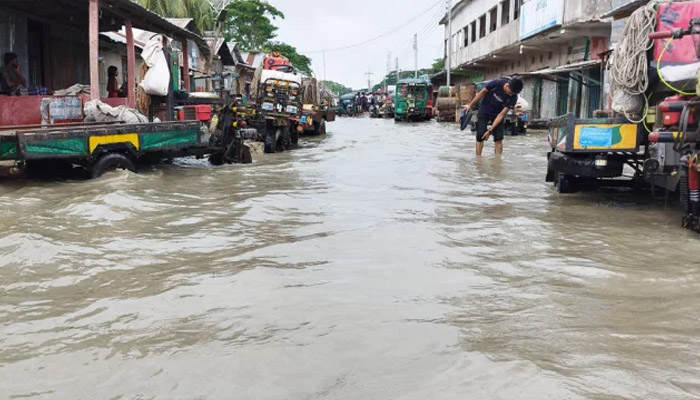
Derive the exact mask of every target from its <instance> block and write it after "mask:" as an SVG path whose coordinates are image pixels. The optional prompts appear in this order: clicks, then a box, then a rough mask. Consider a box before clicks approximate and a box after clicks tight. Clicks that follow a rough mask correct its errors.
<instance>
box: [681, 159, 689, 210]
mask: <svg viewBox="0 0 700 400" xmlns="http://www.w3.org/2000/svg"><path fill="white" fill-rule="evenodd" d="M679 171H680V174H679V175H680V179H679V180H680V182H679V185H680V190H679V192H680V200H681V209H682V210H683V213H684V214H686V215H687V214H688V213H689V212H690V190H689V188H688V167H686V166H683V165H682V166H681V168H680V170H679Z"/></svg>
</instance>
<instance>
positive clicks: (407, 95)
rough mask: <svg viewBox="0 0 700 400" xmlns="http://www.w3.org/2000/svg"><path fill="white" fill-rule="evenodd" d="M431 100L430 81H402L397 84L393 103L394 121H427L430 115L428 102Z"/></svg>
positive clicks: (431, 113)
mask: <svg viewBox="0 0 700 400" xmlns="http://www.w3.org/2000/svg"><path fill="white" fill-rule="evenodd" d="M431 99H432V89H431V85H430V81H428V80H425V79H402V80H400V81H399V83H398V84H397V88H396V101H395V102H394V120H395V121H397V122H402V121H428V120H429V119H430V118H431V117H432V115H433V112H432V109H431V110H428V108H429V104H428V103H429V101H430V100H431Z"/></svg>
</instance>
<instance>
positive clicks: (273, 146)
mask: <svg viewBox="0 0 700 400" xmlns="http://www.w3.org/2000/svg"><path fill="white" fill-rule="evenodd" d="M278 138H279V130H278V129H268V131H267V134H266V135H265V153H268V154H269V153H274V152H275V151H277V139H278Z"/></svg>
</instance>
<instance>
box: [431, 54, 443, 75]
mask: <svg viewBox="0 0 700 400" xmlns="http://www.w3.org/2000/svg"><path fill="white" fill-rule="evenodd" d="M430 69H431V71H430V73H431V75H432V74H437V73H440V72H442V71H444V70H445V59H444V58H438V59H437V60H435V62H433V66H432V67H431V68H430Z"/></svg>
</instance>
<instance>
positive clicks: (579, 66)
mask: <svg viewBox="0 0 700 400" xmlns="http://www.w3.org/2000/svg"><path fill="white" fill-rule="evenodd" d="M600 63H601V61H600V60H589V61H579V62H576V63H571V64H566V65H561V66H559V67H556V68H545V69H541V70H539V71H534V72H528V73H526V74H523V75H555V74H564V73H567V72H577V71H583V70H585V69H591V68H595V67H598V66H599V65H600Z"/></svg>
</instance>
